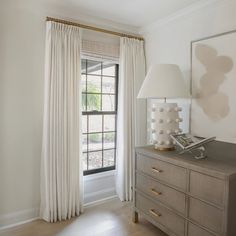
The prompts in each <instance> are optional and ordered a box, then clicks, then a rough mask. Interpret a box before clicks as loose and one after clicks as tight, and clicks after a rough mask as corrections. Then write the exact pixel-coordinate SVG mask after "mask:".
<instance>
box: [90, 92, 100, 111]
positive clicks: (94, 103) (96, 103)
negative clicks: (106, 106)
mask: <svg viewBox="0 0 236 236" xmlns="http://www.w3.org/2000/svg"><path fill="white" fill-rule="evenodd" d="M100 110H101V95H100V94H87V111H100Z"/></svg>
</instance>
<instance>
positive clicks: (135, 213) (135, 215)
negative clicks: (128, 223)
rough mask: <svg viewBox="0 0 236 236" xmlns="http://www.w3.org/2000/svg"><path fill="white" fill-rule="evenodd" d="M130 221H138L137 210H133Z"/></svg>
mask: <svg viewBox="0 0 236 236" xmlns="http://www.w3.org/2000/svg"><path fill="white" fill-rule="evenodd" d="M132 221H133V222H134V223H138V212H136V211H133V214H132Z"/></svg>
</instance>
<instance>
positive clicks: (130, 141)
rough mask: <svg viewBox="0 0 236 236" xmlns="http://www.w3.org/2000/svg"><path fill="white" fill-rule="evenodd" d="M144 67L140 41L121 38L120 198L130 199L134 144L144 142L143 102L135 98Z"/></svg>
mask: <svg viewBox="0 0 236 236" xmlns="http://www.w3.org/2000/svg"><path fill="white" fill-rule="evenodd" d="M145 68H146V63H145V54H144V45H143V41H140V40H136V39H129V38H121V39H120V72H119V75H120V77H119V89H118V91H119V94H118V116H117V130H118V133H117V159H116V167H117V175H116V191H117V194H118V196H119V198H120V200H121V201H130V200H132V182H133V163H134V148H135V146H139V145H145V144H146V102H145V101H143V100H137V94H138V91H139V89H140V87H141V84H142V82H143V80H144V78H145Z"/></svg>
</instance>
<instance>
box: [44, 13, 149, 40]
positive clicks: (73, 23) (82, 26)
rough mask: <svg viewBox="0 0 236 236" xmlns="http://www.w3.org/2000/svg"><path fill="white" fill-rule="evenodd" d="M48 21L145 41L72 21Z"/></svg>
mask: <svg viewBox="0 0 236 236" xmlns="http://www.w3.org/2000/svg"><path fill="white" fill-rule="evenodd" d="M46 21H54V22H58V23H62V24H66V25H73V26H77V27H80V28H84V29H88V30H94V31H98V32H102V33H105V34H112V35H116V36H120V37H127V38H133V39H138V40H142V41H144V39H143V38H142V37H138V36H134V35H129V34H123V33H119V32H115V31H111V30H106V29H102V28H97V27H94V26H90V25H83V24H79V23H75V22H70V21H66V20H61V19H56V18H52V17H47V18H46Z"/></svg>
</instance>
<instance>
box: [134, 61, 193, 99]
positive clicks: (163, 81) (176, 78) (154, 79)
mask: <svg viewBox="0 0 236 236" xmlns="http://www.w3.org/2000/svg"><path fill="white" fill-rule="evenodd" d="M189 96H190V94H189V91H188V89H187V86H186V84H185V81H184V79H183V75H182V73H181V71H180V69H179V66H178V65H174V64H156V65H153V66H151V68H150V69H149V71H148V73H147V75H146V77H145V80H144V82H143V84H142V86H141V88H140V90H139V93H138V98H184V97H189Z"/></svg>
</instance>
